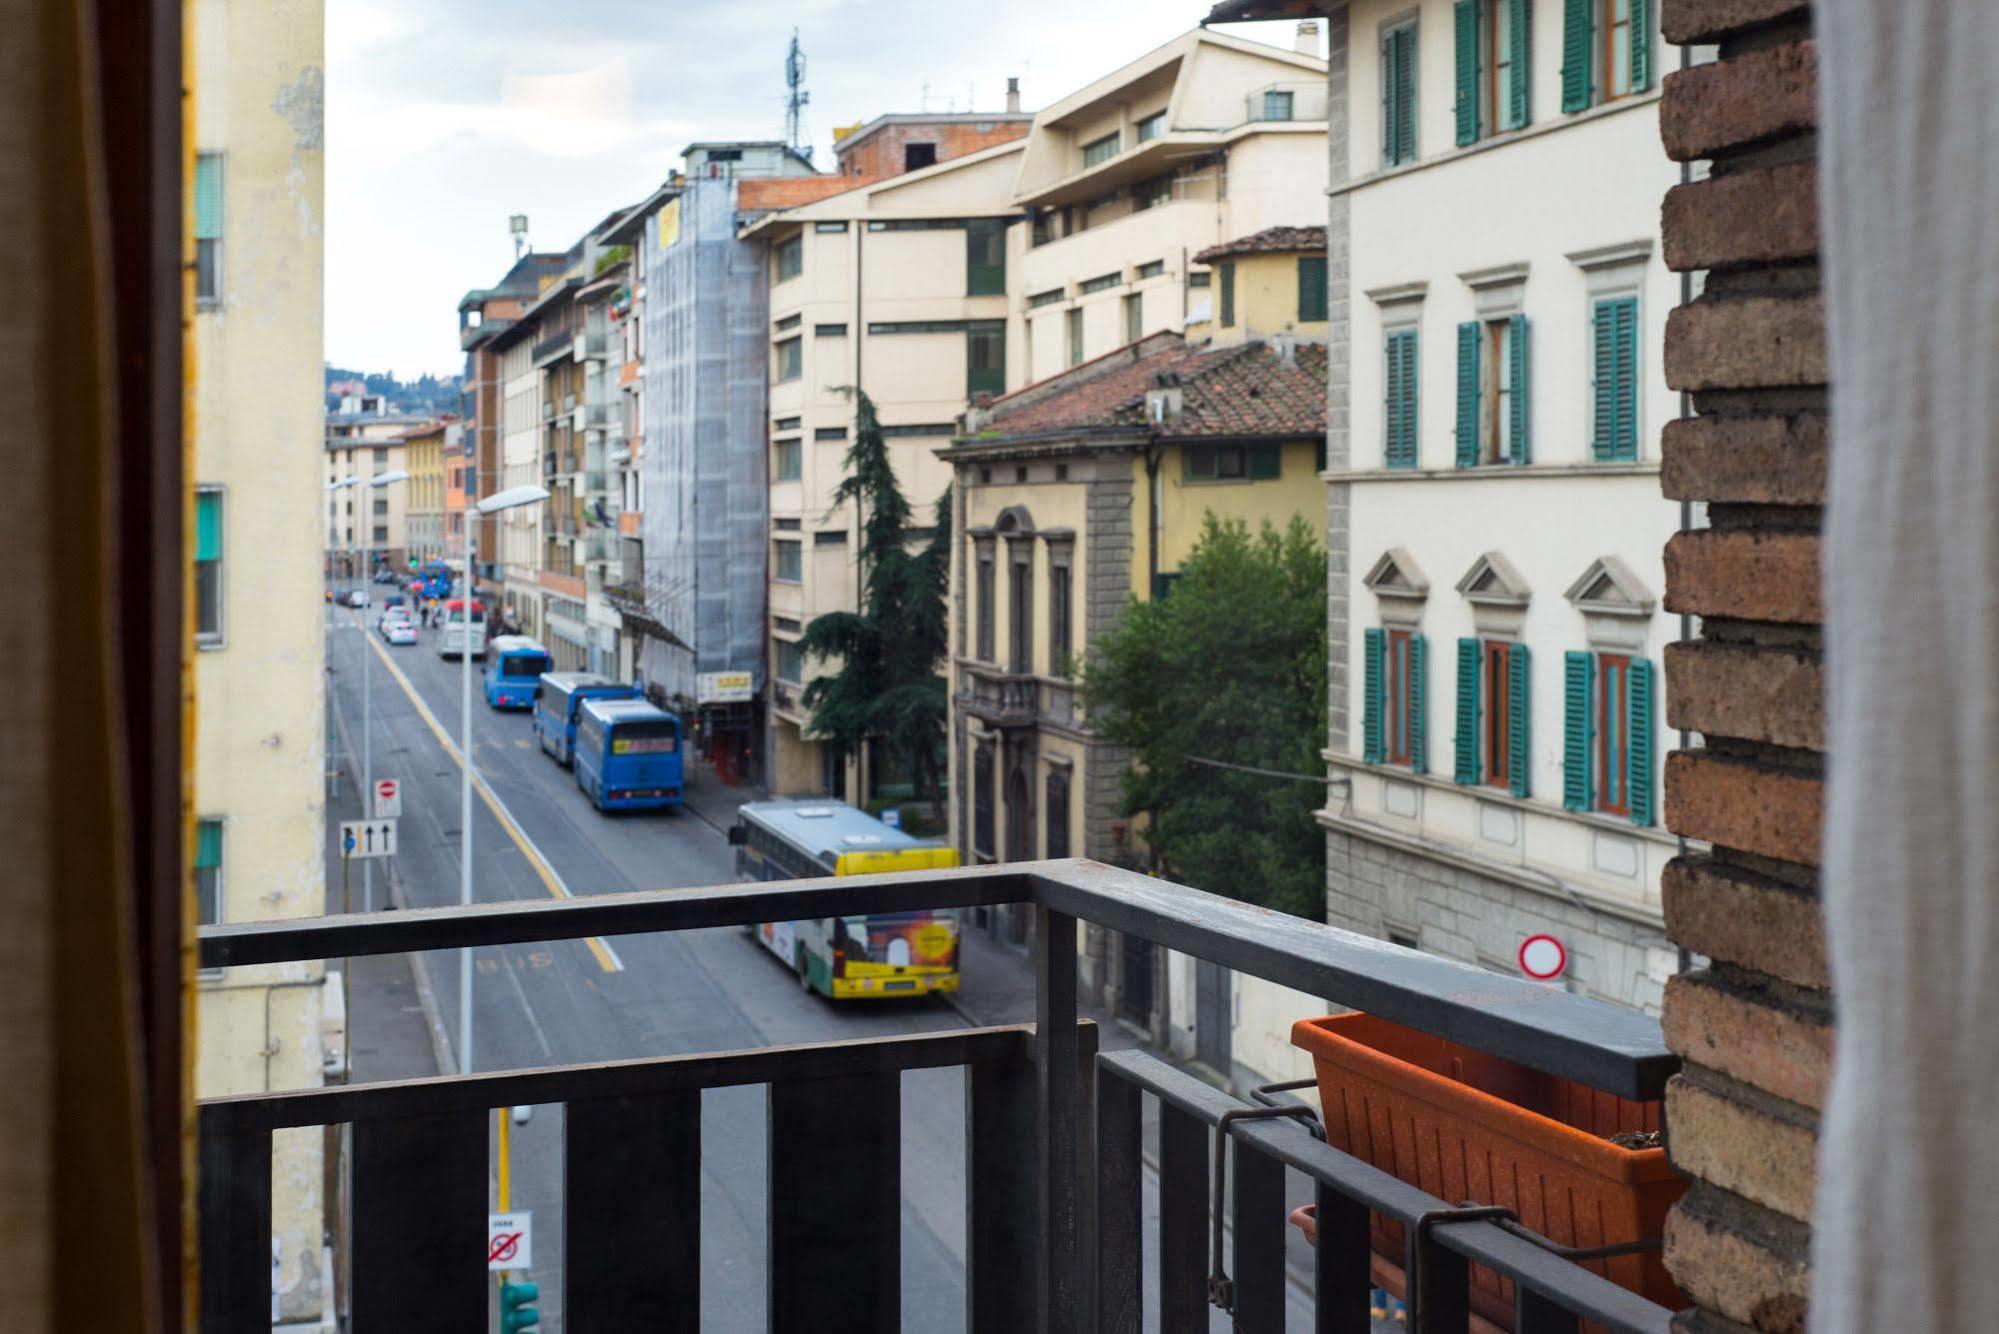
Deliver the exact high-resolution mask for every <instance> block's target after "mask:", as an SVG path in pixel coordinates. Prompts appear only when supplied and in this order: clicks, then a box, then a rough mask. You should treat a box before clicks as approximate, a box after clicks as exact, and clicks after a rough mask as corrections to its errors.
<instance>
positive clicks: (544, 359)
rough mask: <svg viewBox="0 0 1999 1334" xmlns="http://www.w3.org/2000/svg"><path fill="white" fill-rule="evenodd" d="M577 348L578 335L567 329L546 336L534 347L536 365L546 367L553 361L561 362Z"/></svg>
mask: <svg viewBox="0 0 1999 1334" xmlns="http://www.w3.org/2000/svg"><path fill="white" fill-rule="evenodd" d="M575 346H576V335H575V334H573V333H571V332H570V331H569V330H567V329H558V330H556V331H555V332H554V333H551V334H544V335H543V336H542V337H541V338H540V339H539V340H538V341H537V342H536V343H535V345H534V353H533V359H534V364H535V365H537V366H546V365H547V364H548V363H549V362H551V361H557V360H560V359H561V358H563V357H566V356H568V355H569V354H570V352H571V350H573V349H574V348H575Z"/></svg>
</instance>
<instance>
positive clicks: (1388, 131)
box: [1381, 32, 1398, 166]
mask: <svg viewBox="0 0 1999 1334" xmlns="http://www.w3.org/2000/svg"><path fill="white" fill-rule="evenodd" d="M1397 49H1398V45H1397V43H1396V40H1395V34H1394V33H1392V32H1391V33H1388V34H1387V35H1385V36H1384V37H1382V39H1381V161H1382V165H1384V166H1386V165H1388V164H1389V163H1392V162H1394V161H1395V60H1396V51H1397Z"/></svg>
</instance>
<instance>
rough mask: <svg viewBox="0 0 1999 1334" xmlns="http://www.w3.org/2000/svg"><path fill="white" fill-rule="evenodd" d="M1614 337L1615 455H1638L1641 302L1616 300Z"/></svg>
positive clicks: (1613, 445)
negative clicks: (1615, 379)
mask: <svg viewBox="0 0 1999 1334" xmlns="http://www.w3.org/2000/svg"><path fill="white" fill-rule="evenodd" d="M1612 305H1613V310H1612V316H1613V319H1614V322H1615V324H1614V336H1613V337H1612V339H1611V344H1612V352H1613V356H1614V358H1615V369H1616V375H1617V395H1616V406H1617V423H1616V429H1615V432H1614V434H1613V437H1612V440H1611V448H1612V451H1613V453H1614V455H1615V457H1617V458H1620V459H1626V460H1636V459H1637V457H1638V301H1637V299H1636V298H1635V297H1627V298H1626V299H1624V300H1622V301H1617V302H1613V303H1612Z"/></svg>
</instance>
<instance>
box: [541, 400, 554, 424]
mask: <svg viewBox="0 0 1999 1334" xmlns="http://www.w3.org/2000/svg"><path fill="white" fill-rule="evenodd" d="M541 419H542V420H543V421H553V420H554V419H555V403H554V401H553V400H551V399H546V398H545V399H543V400H542V401H541Z"/></svg>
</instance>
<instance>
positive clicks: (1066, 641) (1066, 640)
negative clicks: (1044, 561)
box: [1048, 547, 1076, 676]
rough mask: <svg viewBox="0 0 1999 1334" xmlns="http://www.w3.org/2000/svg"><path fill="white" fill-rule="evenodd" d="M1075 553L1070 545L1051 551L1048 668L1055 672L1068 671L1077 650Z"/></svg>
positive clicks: (1063, 672)
mask: <svg viewBox="0 0 1999 1334" xmlns="http://www.w3.org/2000/svg"><path fill="white" fill-rule="evenodd" d="M1074 571H1075V564H1074V557H1073V556H1072V555H1071V553H1070V552H1069V551H1068V550H1067V549H1061V550H1057V549H1055V548H1052V547H1051V548H1050V549H1049V552H1048V668H1049V672H1050V674H1051V675H1056V676H1061V675H1066V674H1067V669H1068V667H1069V666H1070V665H1071V664H1070V657H1071V655H1073V654H1074V653H1075V651H1076V643H1075V634H1076V629H1075V626H1076V618H1075V597H1076V580H1075V572H1074Z"/></svg>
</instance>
